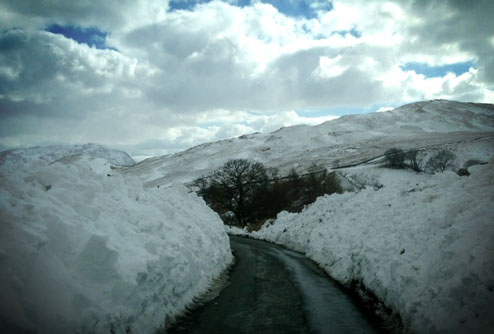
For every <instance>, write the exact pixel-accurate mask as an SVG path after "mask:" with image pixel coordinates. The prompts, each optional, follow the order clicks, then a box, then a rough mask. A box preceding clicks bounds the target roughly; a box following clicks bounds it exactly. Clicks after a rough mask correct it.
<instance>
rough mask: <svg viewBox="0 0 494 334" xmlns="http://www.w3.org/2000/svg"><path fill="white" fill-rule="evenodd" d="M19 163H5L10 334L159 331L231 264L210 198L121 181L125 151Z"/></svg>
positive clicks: (0, 324) (1, 322)
mask: <svg viewBox="0 0 494 334" xmlns="http://www.w3.org/2000/svg"><path fill="white" fill-rule="evenodd" d="M74 152H79V153H82V155H81V154H79V155H73V153H74ZM10 154H11V153H5V154H3V155H2V157H1V158H0V184H1V187H0V286H1V289H0V333H133V334H134V333H143V334H149V333H153V332H154V331H155V330H156V329H157V328H158V327H160V326H162V325H164V324H166V322H167V321H168V320H169V319H170V318H171V317H173V316H175V315H177V314H178V313H179V312H182V311H183V310H184V308H185V306H186V305H187V304H188V303H190V302H192V300H193V298H194V297H195V296H197V295H198V294H200V293H202V292H204V291H205V290H206V289H207V288H208V287H209V285H210V284H211V281H212V279H214V278H215V277H216V276H218V275H219V274H220V273H221V272H222V271H223V270H224V269H225V267H226V266H227V265H228V264H229V263H230V262H231V252H230V246H229V241H228V238H227V236H226V233H225V232H224V230H223V226H222V222H221V221H220V219H219V217H218V216H217V215H216V214H215V213H213V212H212V211H211V210H210V209H209V208H208V207H207V206H206V205H205V203H204V202H203V200H202V199H200V198H199V197H197V196H196V195H195V194H194V193H190V192H189V191H188V190H187V189H186V188H185V187H183V186H182V185H180V184H175V185H170V186H167V187H161V188H159V189H158V188H154V189H147V190H145V189H144V188H143V186H142V182H141V181H140V180H139V179H137V178H134V177H129V176H122V175H120V174H118V173H114V172H115V170H113V169H112V168H111V166H112V165H113V164H121V163H122V162H123V163H127V162H129V163H130V160H128V158H127V157H128V156H127V155H126V154H124V153H123V152H122V153H118V152H115V151H105V149H103V148H101V147H97V149H96V150H92V149H89V150H87V149H83V150H82V152H81V150H80V147H76V148H67V147H64V148H63V149H62V150H58V148H56V147H55V148H53V147H52V148H36V149H33V150H29V149H28V150H24V151H22V152H21V154H19V151H17V152H14V154H15V155H14V158H12V156H11V155H10ZM40 154H41V156H40ZM95 156H96V157H95ZM100 156H106V157H108V160H107V159H102V158H99V157H100ZM49 157H52V158H49ZM56 158H59V159H58V160H54V159H56ZM109 161H111V163H110V162H109Z"/></svg>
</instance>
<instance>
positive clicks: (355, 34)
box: [333, 28, 362, 38]
mask: <svg viewBox="0 0 494 334" xmlns="http://www.w3.org/2000/svg"><path fill="white" fill-rule="evenodd" d="M333 34H338V35H341V36H345V35H346V34H350V35H352V36H353V37H356V38H360V37H362V34H361V33H360V31H358V30H357V29H355V28H352V29H350V30H338V31H335V32H333Z"/></svg>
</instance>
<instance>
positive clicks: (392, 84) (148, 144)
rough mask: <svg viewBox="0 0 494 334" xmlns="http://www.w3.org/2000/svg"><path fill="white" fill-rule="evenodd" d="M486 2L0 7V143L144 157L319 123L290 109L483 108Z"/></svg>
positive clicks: (487, 58) (492, 46)
mask: <svg viewBox="0 0 494 334" xmlns="http://www.w3.org/2000/svg"><path fill="white" fill-rule="evenodd" d="M489 3H490V2H488V1H479V2H476V5H475V6H464V5H462V4H460V3H458V2H452V1H444V2H441V3H440V4H438V3H431V4H430V5H424V4H421V3H419V2H415V1H394V2H393V1H391V2H381V1H363V0H362V1H352V2H347V1H334V2H333V7H334V8H333V10H332V11H329V12H323V11H319V12H318V16H317V17H316V18H314V19H305V18H293V17H287V16H284V15H283V14H281V13H279V12H278V11H277V10H276V9H275V8H274V7H273V6H271V5H267V4H263V3H261V2H256V3H255V4H254V5H253V6H247V7H242V8H239V7H235V6H231V5H229V4H227V3H224V2H220V1H213V2H211V3H208V4H202V5H199V6H197V7H195V9H194V10H193V11H173V12H166V9H167V6H168V5H167V1H153V2H148V1H123V2H118V4H119V5H118V6H117V5H115V4H116V2H112V1H110V2H105V3H104V4H100V2H96V1H95V2H91V1H89V2H84V3H80V2H66V1H51V2H50V3H49V5H47V6H40V5H39V3H38V2H34V1H25V2H19V1H4V2H2V3H1V4H0V27H2V28H3V30H4V32H2V33H1V34H0V108H1V109H2V112H1V114H0V120H1V123H0V145H4V146H16V145H23V146H24V145H37V144H42V143H57V142H66V143H76V142H77V143H80V142H100V143H103V144H107V145H110V146H116V147H120V148H127V149H129V150H133V152H134V154H140V152H141V151H142V153H143V155H148V154H159V153H163V152H171V151H175V150H177V149H183V148H186V147H188V146H190V145H194V144H198V143H200V142H202V141H209V140H216V139H220V138H225V137H228V136H237V135H241V134H245V133H246V132H252V131H271V130H275V129H277V128H278V127H281V126H288V125H293V124H300V123H309V124H315V123H318V122H322V121H324V120H326V119H328V118H330V117H331V116H330V115H328V116H327V117H322V118H308V117H303V116H300V115H299V114H297V113H295V112H294V111H289V110H307V109H331V108H334V107H363V108H366V107H369V106H371V105H399V104H401V103H406V102H410V101H416V100H422V99H433V98H448V99H456V100H467V101H474V102H492V100H493V95H494V93H493V90H492V83H493V82H494V70H493V69H494V60H493V58H494V57H492V54H494V42H493V41H494V31H493V29H492V27H491V25H489V24H488V23H487V22H489V20H488V18H489V17H490V16H491V15H494V12H493V8H492V5H489ZM459 15H461V20H459V17H460V16H459ZM19 22H25V24H21V25H19ZM28 22H29V23H28ZM52 23H57V24H61V25H63V24H71V25H80V26H83V27H89V26H95V27H97V28H99V29H101V30H104V31H107V32H108V33H109V36H108V38H107V44H108V45H110V46H113V47H114V48H115V49H116V50H118V51H116V50H98V49H95V48H91V47H88V46H87V45H85V44H79V43H77V42H75V41H73V40H70V39H67V38H65V37H63V36H61V35H55V34H51V33H48V32H43V31H40V30H39V29H40V28H42V27H44V26H46V25H48V24H52ZM12 27H17V28H18V29H12ZM465 61H470V62H472V63H473V64H475V66H474V67H475V68H472V69H470V71H468V72H466V73H463V74H459V75H456V74H447V75H444V76H442V77H435V78H429V77H426V76H424V75H422V74H417V73H415V72H414V71H404V70H403V69H402V65H404V64H406V63H409V62H422V63H427V64H429V65H430V66H437V65H445V64H451V63H456V62H465ZM54 124H60V126H55V125H54ZM140 150H141V151H140ZM153 150H154V151H153ZM153 152H155V153H153ZM144 153H145V154H144Z"/></svg>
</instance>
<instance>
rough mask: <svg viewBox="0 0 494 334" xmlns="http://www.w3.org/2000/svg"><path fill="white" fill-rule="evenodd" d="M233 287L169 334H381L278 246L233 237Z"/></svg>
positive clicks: (314, 271)
mask: <svg viewBox="0 0 494 334" xmlns="http://www.w3.org/2000/svg"><path fill="white" fill-rule="evenodd" d="M230 241H231V246H232V250H233V252H234V255H235V257H236V264H235V266H234V267H233V269H232V271H231V273H230V279H229V284H228V286H226V288H224V289H223V291H222V292H221V293H220V295H219V296H218V297H217V298H215V299H214V300H212V301H211V302H209V303H208V304H206V305H204V306H202V307H200V308H199V309H196V310H195V311H193V312H192V313H191V314H190V315H189V316H188V317H186V318H184V319H182V321H179V323H178V324H177V325H176V326H175V327H174V328H171V329H169V330H168V333H218V334H222V333H266V334H269V333H380V331H379V330H378V329H377V327H376V326H375V325H374V324H373V323H372V322H371V321H370V319H369V318H368V317H367V316H366V315H365V314H363V313H362V311H361V309H360V308H359V307H357V306H356V305H355V303H354V301H353V300H352V299H351V298H350V297H348V296H347V295H346V294H345V292H344V291H342V289H341V288H340V287H338V286H337V285H336V284H335V283H334V282H333V281H332V280H330V279H329V278H328V277H327V276H326V275H325V273H324V272H323V271H322V270H321V269H320V268H319V267H317V265H315V264H314V263H313V262H312V261H310V260H308V259H307V258H306V257H304V256H303V255H301V254H298V253H295V252H292V251H289V250H286V249H283V248H281V247H279V246H276V245H273V244H270V243H266V242H262V241H258V240H252V239H246V238H240V237H234V236H232V237H230Z"/></svg>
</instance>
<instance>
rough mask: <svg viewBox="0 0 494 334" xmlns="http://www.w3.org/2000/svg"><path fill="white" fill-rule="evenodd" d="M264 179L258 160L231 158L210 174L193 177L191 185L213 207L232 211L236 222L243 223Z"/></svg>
mask: <svg viewBox="0 0 494 334" xmlns="http://www.w3.org/2000/svg"><path fill="white" fill-rule="evenodd" d="M267 182H268V177H267V172H266V169H265V168H264V166H263V165H262V164H261V163H259V162H253V161H251V160H247V159H232V160H228V161H227V162H226V163H225V164H224V165H223V166H222V167H221V168H219V169H218V170H216V171H215V172H214V173H213V174H212V175H210V176H208V177H202V178H200V179H198V180H196V181H195V185H196V186H197V187H199V189H200V190H199V195H201V196H202V197H203V198H204V199H205V200H206V202H207V203H208V204H209V205H210V206H211V207H212V208H213V209H215V211H217V212H226V211H229V212H231V213H233V215H234V218H235V221H236V223H237V225H239V226H242V227H243V226H245V225H246V224H247V220H248V217H249V216H250V215H251V213H252V212H253V211H254V209H255V208H254V207H253V203H254V198H255V196H256V193H257V192H258V191H259V189H262V188H263V187H265V186H266V184H267Z"/></svg>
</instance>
